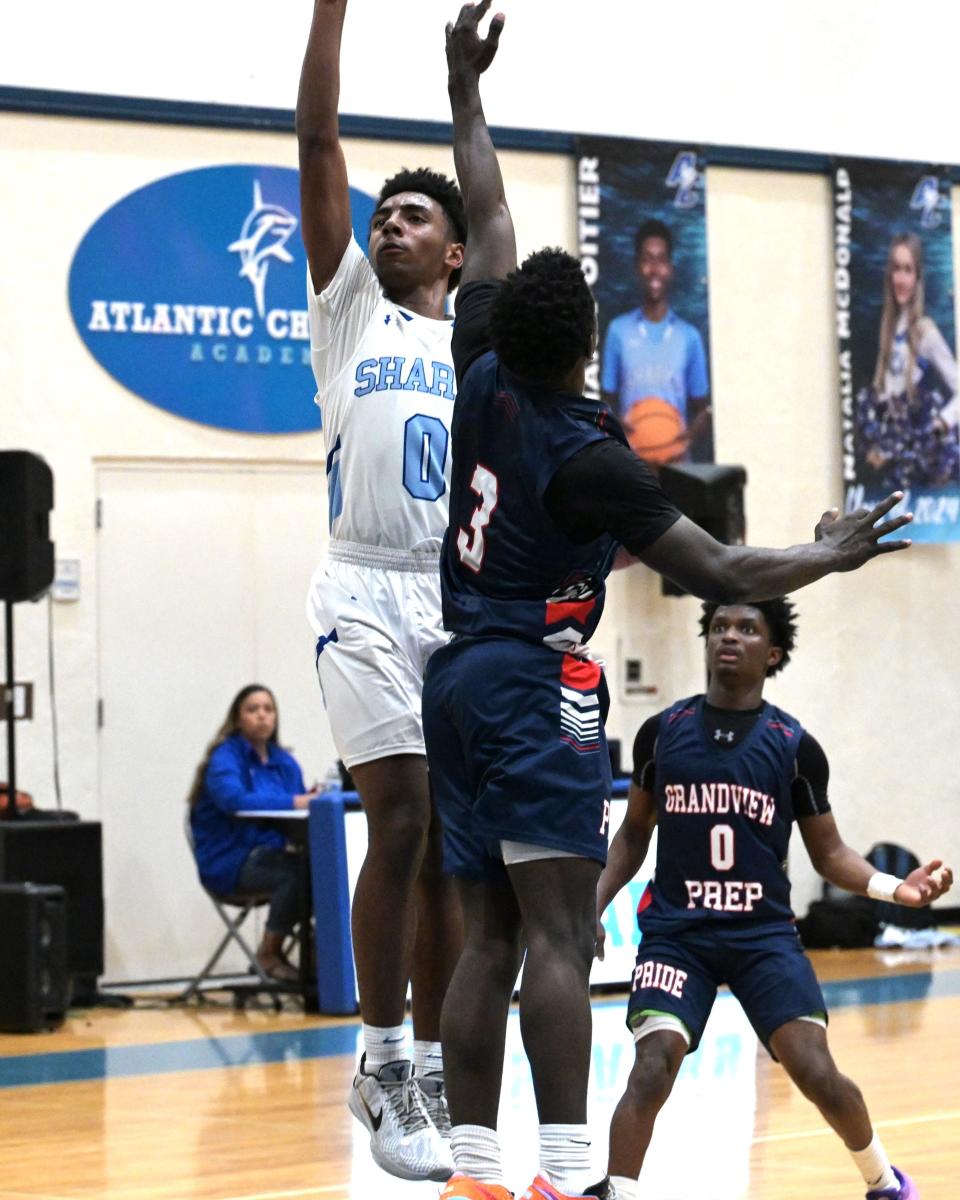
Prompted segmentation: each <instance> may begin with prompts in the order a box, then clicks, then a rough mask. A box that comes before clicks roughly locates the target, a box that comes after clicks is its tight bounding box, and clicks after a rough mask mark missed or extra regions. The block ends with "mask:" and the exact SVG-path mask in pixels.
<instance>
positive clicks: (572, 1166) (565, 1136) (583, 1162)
mask: <svg viewBox="0 0 960 1200" xmlns="http://www.w3.org/2000/svg"><path fill="white" fill-rule="evenodd" d="M540 1174H541V1175H543V1176H544V1178H545V1179H546V1180H547V1182H548V1183H552V1184H553V1186H554V1187H555V1188H557V1189H558V1190H559V1191H561V1192H566V1194H567V1195H568V1196H581V1195H583V1193H584V1192H585V1191H586V1189H587V1188H588V1187H592V1186H593V1184H595V1183H598V1182H599V1181H600V1179H601V1177H602V1176H601V1173H600V1172H599V1171H597V1170H596V1169H595V1168H594V1166H593V1161H592V1159H591V1157H590V1130H589V1127H588V1126H586V1125H541V1126H540Z"/></svg>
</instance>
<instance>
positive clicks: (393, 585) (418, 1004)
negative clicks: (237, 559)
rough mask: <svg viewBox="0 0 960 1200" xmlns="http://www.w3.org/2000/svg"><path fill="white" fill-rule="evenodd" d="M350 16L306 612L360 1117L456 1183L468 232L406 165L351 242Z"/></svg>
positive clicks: (329, 203)
mask: <svg viewBox="0 0 960 1200" xmlns="http://www.w3.org/2000/svg"><path fill="white" fill-rule="evenodd" d="M345 9H346V0H314V13H313V22H312V25H311V29H310V36H309V41H308V44H307V51H306V56H305V59H304V64H303V73H302V76H301V83H300V94H299V98H298V101H297V135H298V140H299V146H300V171H301V200H302V228H303V237H304V244H305V245H306V249H307V257H308V260H309V265H310V271H309V280H308V287H307V295H308V307H309V316H310V348H311V357H312V361H313V370H314V375H315V376H316V381H317V403H318V404H319V405H320V410H321V413H322V416H323V432H324V438H325V441H326V467H327V472H326V474H327V498H328V512H329V529H330V547H329V553H328V555H327V559H326V562H324V563H323V564H321V566H320V567H319V568H318V570H317V571H316V573H315V575H314V577H313V580H312V582H311V585H310V592H309V596H308V600H307V614H308V618H309V620H310V623H311V625H312V627H313V631H314V635H315V637H316V664H317V671H318V674H319V677H320V685H321V688H322V691H323V697H324V701H325V703H326V706H327V711H328V713H329V717H330V725H331V728H332V730H333V737H334V742H335V743H336V747H337V751H338V753H339V755H340V757H341V758H342V759H343V761H344V762H345V763H346V765H347V766H348V767H349V768H350V770H351V772H352V774H353V779H354V781H355V783H356V786H357V789H358V791H359V793H360V799H361V801H362V804H363V809H364V813H365V814H366V818H367V830H368V845H367V853H366V857H365V860H364V864H363V867H362V868H361V871H360V876H359V879H358V881H357V885H356V889H355V891H354V897H353V911H352V928H353V948H354V958H355V961H356V968H357V982H358V986H359V992H360V1011H361V1015H362V1017H363V1044H364V1053H363V1058H362V1059H361V1062H360V1067H359V1070H358V1072H357V1074H356V1077H355V1079H354V1082H353V1088H352V1090H351V1093H350V1098H349V1106H350V1110H351V1112H353V1114H354V1115H355V1116H356V1117H357V1119H358V1120H359V1121H361V1122H362V1123H363V1125H364V1126H365V1127H366V1128H367V1130H368V1132H369V1134H370V1146H371V1153H372V1155H373V1157H374V1159H375V1161H376V1162H377V1163H379V1164H380V1166H382V1167H383V1168H384V1169H385V1170H387V1171H389V1172H391V1173H392V1174H394V1175H397V1176H399V1177H400V1178H403V1179H436V1180H443V1179H446V1178H447V1177H448V1175H449V1174H450V1170H451V1165H452V1164H451V1159H450V1151H449V1147H448V1145H447V1144H446V1140H445V1138H446V1136H448V1135H449V1120H448V1117H447V1110H446V1101H445V1096H444V1087H443V1070H442V1068H443V1064H442V1058H441V1051H440V1030H439V1022H440V1006H441V1002H442V1000H443V995H444V992H445V990H446V985H447V981H448V979H449V977H450V973H451V971H452V969H453V965H454V963H455V961H456V958H457V955H458V954H459V950H460V941H461V923H460V914H459V906H458V903H457V897H456V893H455V891H454V889H453V888H452V887H451V886H450V884H449V883H448V882H447V881H446V879H445V878H444V876H443V874H442V872H441V870H440V836H439V822H438V820H437V819H436V818H435V816H434V813H433V807H432V802H431V798H430V790H429V786H428V779H427V768H426V757H425V752H424V744H423V731H422V726H421V690H422V682H423V670H424V667H425V665H426V662H427V659H428V658H429V656H430V654H431V653H432V652H433V651H434V650H435V649H436V648H437V647H438V646H440V645H442V644H443V643H444V642H445V641H446V634H445V633H444V631H443V628H442V625H441V617H440V577H439V550H440V542H441V538H442V536H443V532H444V529H445V528H446V524H447V505H448V500H449V472H450V423H451V418H452V415H453V401H454V396H455V380H454V370H453V362H452V359H451V354H450V337H451V327H452V323H451V322H450V321H449V320H447V319H445V318H446V300H447V294H448V292H449V291H450V290H451V289H452V288H454V287H455V286H456V284H457V279H458V276H459V272H460V266H461V264H462V261H463V245H464V242H465V240H466V222H465V219H464V213H463V202H462V199H461V197H460V193H459V191H458V189H457V187H456V185H455V184H453V183H452V182H451V181H449V180H447V179H445V178H444V177H443V176H442V175H438V174H436V173H434V172H432V171H428V170H422V169H421V170H418V171H407V170H404V171H401V172H400V173H399V174H398V175H396V176H394V177H393V178H392V179H389V180H388V181H387V182H386V183H385V184H384V186H383V188H382V189H381V192H380V195H379V197H378V199H377V204H376V210H375V212H374V214H373V217H372V219H371V222H370V227H369V231H368V238H367V241H368V245H367V250H368V255H365V254H364V253H363V251H362V250H361V249H360V247H359V245H358V244H357V242H356V241H355V240H354V238H353V234H352V220H351V212H350V195H349V188H348V185H347V175H346V167H345V163H344V157H343V152H342V150H341V147H340V143H339V140H338V116H337V108H338V103H339V66H340V64H339V52H340V38H341V31H342V26H343V21H344V14H345ZM382 32H383V31H382ZM384 36H389V34H388V33H384ZM368 256H369V257H368ZM408 985H412V990H413V1035H414V1047H413V1049H414V1054H413V1062H412V1063H411V1061H410V1054H409V1048H408V1046H407V1038H406V1033H405V1030H404V1012H405V1003H406V996H407V988H408Z"/></svg>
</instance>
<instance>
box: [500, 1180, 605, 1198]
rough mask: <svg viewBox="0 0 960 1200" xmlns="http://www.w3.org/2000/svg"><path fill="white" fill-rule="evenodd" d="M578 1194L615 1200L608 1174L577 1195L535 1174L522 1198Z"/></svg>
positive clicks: (562, 1196)
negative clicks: (556, 1186) (560, 1188)
mask: <svg viewBox="0 0 960 1200" xmlns="http://www.w3.org/2000/svg"><path fill="white" fill-rule="evenodd" d="M580 1196H591V1197H595V1198H596V1200H617V1193H616V1189H615V1188H614V1186H613V1184H612V1183H611V1182H610V1176H609V1175H604V1177H603V1178H602V1179H601V1180H600V1182H599V1183H595V1184H593V1186H592V1187H588V1188H587V1190H586V1191H585V1192H579V1193H578V1195H577V1196H571V1195H570V1194H569V1193H568V1192H561V1191H560V1190H559V1189H558V1188H555V1187H554V1186H553V1184H552V1183H548V1181H547V1180H546V1179H544V1177H543V1176H542V1175H537V1176H536V1178H535V1179H534V1181H533V1183H531V1184H530V1186H529V1187H528V1188H527V1190H526V1191H525V1192H524V1193H523V1196H522V1200H579V1197H580Z"/></svg>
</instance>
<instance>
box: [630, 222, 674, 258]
mask: <svg viewBox="0 0 960 1200" xmlns="http://www.w3.org/2000/svg"><path fill="white" fill-rule="evenodd" d="M647 238H660V239H662V240H663V241H664V242H666V243H667V254H668V255H669V257H670V258H673V234H672V233H671V232H670V226H669V225H665V224H664V223H663V221H659V220H657V218H656V217H650V218H649V219H648V220H646V221H644V222H643V224H642V225H641V226H640V228H639V229H638V230H637V233H636V237H635V238H634V242H633V250H634V253H635V254H636V256H637V258H639V257H640V251H641V250H642V249H643V243H644V242H645V241H646V240H647Z"/></svg>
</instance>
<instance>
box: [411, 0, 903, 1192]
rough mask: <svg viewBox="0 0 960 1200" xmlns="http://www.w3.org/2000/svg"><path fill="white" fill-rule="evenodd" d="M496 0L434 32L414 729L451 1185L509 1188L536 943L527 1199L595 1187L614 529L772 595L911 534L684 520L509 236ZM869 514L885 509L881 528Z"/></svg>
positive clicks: (574, 266) (576, 298) (714, 584)
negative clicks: (509, 1085)
mask: <svg viewBox="0 0 960 1200" xmlns="http://www.w3.org/2000/svg"><path fill="white" fill-rule="evenodd" d="M489 8H490V0H482V3H480V4H477V5H476V6H473V5H469V4H468V5H465V6H464V7H463V9H462V10H461V12H460V15H459V17H458V19H457V21H456V24H455V25H450V26H448V28H447V61H448V68H449V78H448V83H449V92H450V100H451V108H452V112H453V134H454V159H455V162H456V167H457V176H458V178H459V181H460V186H461V188H462V189H463V194H464V201H465V204H466V208H467V219H468V224H469V228H470V240H469V243H468V245H467V248H466V254H465V258H464V266H463V278H462V283H461V287H460V291H459V294H458V297H457V305H456V323H455V327H454V337H453V356H454V364H455V366H456V370H457V378H458V381H459V390H458V395H457V400H456V404H455V406H454V420H453V470H452V478H451V490H450V525H449V528H448V530H447V534H446V538H445V541H444V550H443V554H442V557H441V580H442V586H443V618H444V625H445V627H446V628H447V629H448V630H449V631H450V632H451V633H452V634H454V638H453V640H452V642H451V643H450V644H449V645H448V646H445V647H441V648H440V649H439V650H437V651H436V653H435V654H434V655H433V657H432V658H431V660H430V663H429V664H428V667H427V672H426V677H425V680H424V693H423V715H424V734H425V737H426V741H427V754H428V759H429V762H430V771H431V777H432V779H433V783H434V788H435V792H436V797H437V806H438V809H439V811H440V813H441V816H442V818H443V839H444V866H445V868H446V869H447V870H449V871H450V872H452V873H453V874H454V875H455V876H457V878H458V883H459V886H460V895H461V898H462V902H463V905H464V919H465V932H466V943H465V948H464V952H463V954H462V956H461V958H460V960H459V962H458V964H457V967H456V970H455V972H454V976H453V979H452V980H451V983H450V987H449V989H448V992H447V997H446V1000H445V1002H444V1007H443V1016H442V1021H441V1035H442V1042H443V1051H444V1063H445V1070H446V1085H447V1094H448V1099H449V1105H450V1117H451V1122H452V1125H453V1133H452V1137H451V1148H452V1150H453V1157H454V1165H455V1168H456V1172H457V1173H456V1175H454V1176H453V1178H452V1179H451V1181H450V1183H449V1184H448V1185H447V1189H446V1190H445V1192H444V1197H445V1200H455V1198H463V1200H491V1197H493V1198H495V1200H507V1195H508V1191H507V1189H506V1188H505V1186H504V1181H503V1172H502V1165H501V1159H500V1147H499V1142H498V1139H497V1133H496V1123H497V1109H498V1105H499V1097H500V1083H501V1075H502V1070H503V1049H504V1039H505V1034H506V1022H507V1012H508V1008H509V1004H510V997H511V994H512V991H513V986H514V983H515V981H516V978H517V972H518V969H519V965H520V959H521V945H523V946H524V947H525V950H526V960H525V964H524V970H523V983H522V988H521V992H520V1027H521V1032H522V1035H523V1042H524V1049H525V1050H526V1053H527V1056H528V1058H529V1060H530V1066H531V1071H532V1074H533V1083H534V1090H535V1093H536V1100H537V1111H538V1115H539V1120H540V1173H539V1174H538V1175H537V1177H536V1179H535V1180H534V1182H533V1184H532V1185H531V1187H530V1189H529V1191H528V1196H529V1197H530V1200H541V1198H543V1200H557V1197H558V1196H571V1195H583V1194H585V1193H589V1194H593V1195H603V1194H605V1193H606V1191H607V1186H608V1185H607V1184H606V1181H602V1182H601V1183H599V1184H598V1183H597V1180H598V1176H599V1174H600V1173H599V1172H597V1171H596V1170H594V1168H593V1165H592V1163H591V1157H590V1138H589V1134H588V1130H587V1125H586V1102H587V1079H588V1074H589V1064H590V1045H591V1014H590V996H589V986H588V980H589V972H590V964H591V961H592V957H593V949H594V936H595V909H596V885H597V879H598V877H599V874H600V869H601V866H602V864H603V862H604V861H605V859H606V841H607V822H608V817H609V797H610V763H609V757H608V755H607V751H606V743H605V739H604V733H603V727H602V716H603V710H604V708H605V704H606V689H605V685H604V682H603V677H602V674H601V671H600V667H599V665H598V664H597V663H596V662H594V661H592V660H591V659H590V657H589V654H588V652H587V647H586V643H587V641H588V639H589V637H590V635H591V634H592V633H593V630H594V629H595V627H596V625H597V622H598V621H599V619H600V614H601V612H602V610H603V599H604V579H605V577H606V575H607V573H608V572H609V570H610V568H611V565H612V563H613V560H614V557H615V554H616V552H617V548H618V545H621V546H623V547H625V548H626V551H627V552H629V553H630V554H632V555H634V556H636V557H638V558H641V559H643V561H644V562H646V563H648V564H649V565H650V566H652V567H654V568H655V569H657V570H659V571H661V572H663V573H665V574H669V575H670V576H671V577H672V578H674V579H676V580H677V581H678V582H680V583H681V584H682V585H683V586H684V587H685V588H686V589H687V590H688V591H692V592H694V593H697V594H699V595H701V596H706V597H711V596H715V597H717V598H723V599H728V598H729V599H745V598H747V597H749V596H752V595H759V596H774V595H778V594H780V593H781V592H783V591H784V590H787V589H788V588H795V587H800V586H803V585H804V584H807V583H812V582H813V581H814V580H816V579H819V578H821V577H822V576H823V575H825V574H827V573H829V572H831V571H842V570H852V569H854V568H855V567H859V566H861V565H862V564H863V563H865V562H866V561H867V560H868V559H870V558H873V557H874V556H875V555H877V554H883V553H886V552H888V551H892V550H896V549H902V548H903V547H904V546H905V545H907V544H908V543H906V542H902V541H895V542H893V543H885V544H878V538H880V537H882V536H883V535H884V534H885V533H887V532H890V531H891V530H894V529H898V528H899V527H900V526H901V525H903V524H904V523H905V520H904V519H901V518H894V519H892V520H886V521H885V520H882V518H883V517H884V515H885V514H886V513H887V512H889V510H890V509H891V508H892V507H893V505H894V504H895V503H896V501H897V497H896V496H891V497H889V498H888V499H887V500H886V501H884V502H883V504H881V505H878V506H877V507H876V508H875V509H873V510H872V511H871V512H867V511H866V510H861V511H859V512H858V513H857V514H856V515H854V516H845V517H842V518H838V517H837V513H836V510H832V511H831V512H829V513H826V514H824V516H823V518H822V519H821V521H820V524H819V526H818V527H817V539H818V540H817V541H816V542H814V543H811V544H809V545H803V546H794V547H792V548H791V549H789V550H759V549H754V548H747V547H743V546H722V545H720V544H719V543H718V542H716V541H714V540H713V539H712V538H711V537H710V536H709V535H708V534H706V533H705V532H704V531H703V530H701V529H700V528H699V527H698V526H696V525H694V524H693V523H692V522H691V521H688V520H687V519H686V518H684V517H683V516H682V515H681V514H680V513H679V512H678V511H677V509H676V508H674V507H673V505H672V504H671V503H670V501H669V500H668V499H667V497H666V496H665V494H664V493H663V492H662V491H661V489H660V488H659V486H658V484H657V483H656V481H655V480H654V478H653V476H652V475H651V474H650V472H649V470H648V469H647V468H646V467H644V465H643V464H642V463H641V462H640V461H639V460H638V459H637V458H636V457H635V456H634V455H633V454H632V453H631V452H630V450H629V449H628V447H627V445H626V441H625V439H624V437H623V433H622V431H621V430H620V427H619V425H618V424H617V422H616V420H615V418H614V417H613V416H612V414H611V413H610V410H609V409H608V408H607V406H606V405H604V404H601V403H598V402H594V401H590V400H586V399H585V398H584V397H583V395H582V392H583V385H584V374H585V369H586V366H587V364H588V363H589V361H590V359H591V357H592V355H593V351H594V348H595V343H596V318H595V310H594V303H593V298H592V296H591V294H590V290H589V288H588V287H587V284H586V281H585V279H584V277H583V273H582V271H581V270H580V265H579V263H578V262H577V260H576V259H574V258H572V257H571V256H570V255H568V254H565V253H563V252H562V251H559V250H543V251H540V252H538V253H536V254H534V255H532V256H531V257H530V258H529V259H527V261H526V262H525V263H524V264H523V266H522V267H521V268H520V269H519V270H517V263H516V241H515V237H514V230H513V222H512V219H511V216H510V210H509V208H508V206H507V202H506V198H505V195H504V188H503V179H502V177H501V174H500V168H499V165H498V162H497V157H496V153H495V151H494V148H493V144H492V142H491V140H490V135H489V132H488V130H487V126H486V121H485V118H484V115H483V106H482V104H481V101H480V92H479V78H480V75H481V74H482V73H483V72H484V71H485V70H486V69H487V67H489V65H490V63H491V62H492V61H493V58H494V56H495V54H496V50H497V44H498V40H499V37H500V32H501V29H502V27H503V18H502V16H499V15H497V16H495V17H494V18H493V20H492V21H491V24H490V29H489V32H488V34H487V35H486V37H481V35H480V33H479V29H478V26H479V22H480V20H481V18H483V16H484V15H485V14H486V13H487V11H488V10H489ZM878 522H879V523H878Z"/></svg>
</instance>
